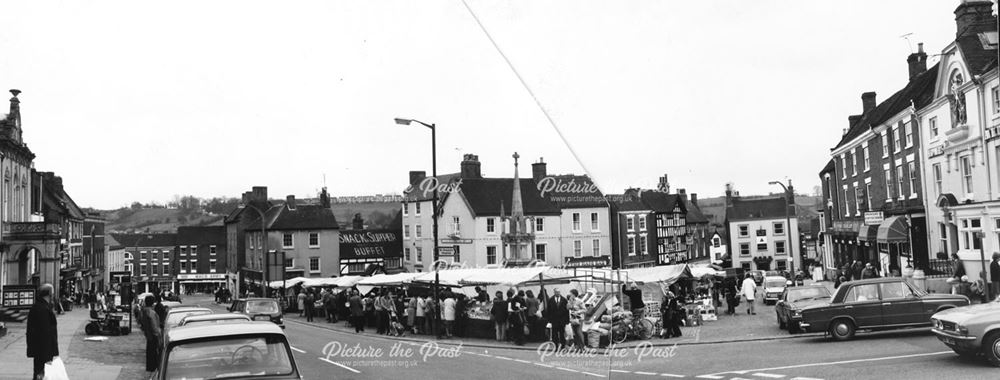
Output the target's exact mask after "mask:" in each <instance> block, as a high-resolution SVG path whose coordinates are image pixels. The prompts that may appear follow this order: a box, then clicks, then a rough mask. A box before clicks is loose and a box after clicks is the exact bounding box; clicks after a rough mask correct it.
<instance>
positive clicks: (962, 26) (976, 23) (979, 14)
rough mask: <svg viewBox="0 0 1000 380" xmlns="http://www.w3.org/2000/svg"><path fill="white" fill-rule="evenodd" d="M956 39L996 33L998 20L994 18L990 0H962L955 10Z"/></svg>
mask: <svg viewBox="0 0 1000 380" xmlns="http://www.w3.org/2000/svg"><path fill="white" fill-rule="evenodd" d="M955 26H956V31H955V37H956V39H957V38H959V37H963V36H968V35H972V34H975V33H978V32H985V31H996V30H997V20H996V18H995V17H993V2H992V1H988V0H962V3H961V4H959V5H958V8H955Z"/></svg>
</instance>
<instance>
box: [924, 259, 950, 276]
mask: <svg viewBox="0 0 1000 380" xmlns="http://www.w3.org/2000/svg"><path fill="white" fill-rule="evenodd" d="M954 265H955V264H953V263H952V262H951V261H950V260H938V259H932V260H929V261H928V262H927V272H926V273H925V276H927V278H945V277H951V276H952V275H954V272H953V269H954V268H953V266H954Z"/></svg>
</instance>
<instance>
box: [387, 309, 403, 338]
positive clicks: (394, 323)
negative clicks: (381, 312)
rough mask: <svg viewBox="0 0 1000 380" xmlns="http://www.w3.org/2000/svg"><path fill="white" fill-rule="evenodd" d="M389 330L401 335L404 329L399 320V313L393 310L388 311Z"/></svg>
mask: <svg viewBox="0 0 1000 380" xmlns="http://www.w3.org/2000/svg"><path fill="white" fill-rule="evenodd" d="M389 330H390V333H391V334H393V335H395V336H403V332H405V331H406V326H405V325H403V323H402V322H400V321H399V313H397V312H395V311H390V312H389Z"/></svg>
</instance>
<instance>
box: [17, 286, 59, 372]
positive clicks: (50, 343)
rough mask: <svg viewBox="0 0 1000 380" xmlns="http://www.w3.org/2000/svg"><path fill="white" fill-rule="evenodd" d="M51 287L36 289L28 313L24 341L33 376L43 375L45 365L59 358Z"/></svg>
mask: <svg viewBox="0 0 1000 380" xmlns="http://www.w3.org/2000/svg"><path fill="white" fill-rule="evenodd" d="M52 291H53V289H52V285H50V284H43V285H42V286H40V287H39V288H38V294H37V295H36V297H37V298H36V299H35V304H34V305H32V306H31V311H29V312H28V326H27V331H26V332H25V338H26V339H25V341H26V343H27V346H28V350H27V351H28V352H27V353H28V357H29V358H34V361H35V363H34V370H33V373H34V376H35V378H39V379H40V378H41V377H40V376H44V375H45V363H48V362H50V361H52V358H54V357H56V356H59V339H58V336H57V335H56V332H57V328H56V314H55V312H54V311H53V308H52Z"/></svg>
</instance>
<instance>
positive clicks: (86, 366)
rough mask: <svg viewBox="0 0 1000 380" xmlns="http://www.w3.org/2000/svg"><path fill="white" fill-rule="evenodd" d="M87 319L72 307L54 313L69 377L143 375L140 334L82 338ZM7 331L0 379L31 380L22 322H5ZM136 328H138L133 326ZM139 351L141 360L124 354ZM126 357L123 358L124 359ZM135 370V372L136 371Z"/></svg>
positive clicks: (0, 347) (0, 351) (0, 345)
mask: <svg viewBox="0 0 1000 380" xmlns="http://www.w3.org/2000/svg"><path fill="white" fill-rule="evenodd" d="M89 321H90V312H89V311H88V310H87V309H86V307H84V308H74V309H73V311H68V312H65V313H63V314H60V315H57V326H58V328H57V329H58V333H57V334H58V340H59V353H60V355H59V357H60V358H61V359H62V360H63V362H64V363H65V364H66V372H67V373H68V374H69V375H70V378H72V379H74V380H75V379H81V380H84V379H94V380H107V379H139V378H142V377H143V374H145V373H146V372H145V370H144V368H143V367H144V365H145V362H144V360H145V356H144V351H143V350H144V348H145V347H144V343H143V342H144V340H143V339H144V338H143V337H142V334H136V333H132V334H129V335H126V336H117V337H114V336H111V337H107V338H108V340H106V341H101V342H94V341H84V338H86V337H87V335H86V334H85V333H84V326H85V325H86V324H87V322H89ZM7 328H8V333H7V335H6V336H4V337H3V338H0V363H5V364H4V365H2V366H0V380H6V379H30V378H31V367H32V361H31V359H30V358H28V357H27V355H26V351H27V344H26V342H25V336H24V334H25V330H26V329H27V326H26V324H25V323H7ZM136 330H138V328H136ZM126 353H133V355H134V353H138V356H139V357H140V361H138V362H136V361H135V360H133V359H130V358H127V357H123V356H122V355H123V354H126ZM123 359H125V360H123ZM136 369H138V371H136Z"/></svg>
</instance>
